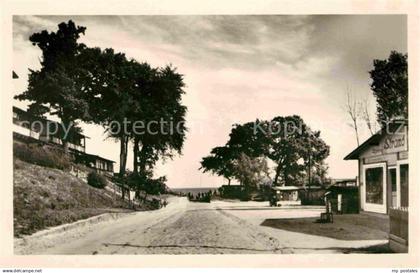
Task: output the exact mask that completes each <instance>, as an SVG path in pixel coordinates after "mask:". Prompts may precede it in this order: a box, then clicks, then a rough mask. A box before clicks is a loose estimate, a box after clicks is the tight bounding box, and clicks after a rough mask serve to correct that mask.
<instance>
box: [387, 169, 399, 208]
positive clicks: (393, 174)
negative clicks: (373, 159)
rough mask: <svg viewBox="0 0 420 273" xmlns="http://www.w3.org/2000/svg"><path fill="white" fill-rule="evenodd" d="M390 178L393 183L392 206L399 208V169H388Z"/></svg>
mask: <svg viewBox="0 0 420 273" xmlns="http://www.w3.org/2000/svg"><path fill="white" fill-rule="evenodd" d="M388 177H389V180H390V182H391V206H392V207H397V206H398V204H397V201H398V198H397V195H398V187H397V169H396V168H395V167H392V168H389V169H388Z"/></svg>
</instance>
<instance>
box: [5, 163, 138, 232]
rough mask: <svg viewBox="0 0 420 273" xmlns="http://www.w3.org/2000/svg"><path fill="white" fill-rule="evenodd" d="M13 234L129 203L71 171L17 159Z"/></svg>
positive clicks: (124, 209) (125, 208)
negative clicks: (89, 183) (90, 184)
mask: <svg viewBox="0 0 420 273" xmlns="http://www.w3.org/2000/svg"><path fill="white" fill-rule="evenodd" d="M13 183H14V187H13V213H14V219H13V223H14V236H15V237H20V236H22V235H27V234H32V233H34V232H36V231H38V230H42V229H45V228H48V227H53V226H58V225H61V224H66V223H71V222H75V221H78V220H81V219H86V218H89V217H92V216H95V215H99V214H103V213H107V212H130V211H132V210H131V209H130V205H129V204H128V203H127V202H125V201H123V200H121V197H120V196H118V195H116V194H114V193H113V192H110V191H108V190H106V189H97V188H94V187H91V186H89V185H88V184H87V183H85V182H84V181H83V180H81V179H79V178H77V177H75V176H73V175H71V174H70V173H68V172H66V171H63V170H58V169H54V168H48V167H44V166H39V165H34V164H30V163H27V162H24V161H21V160H19V159H15V160H14V172H13Z"/></svg>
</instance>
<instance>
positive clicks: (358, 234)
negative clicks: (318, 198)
mask: <svg viewBox="0 0 420 273" xmlns="http://www.w3.org/2000/svg"><path fill="white" fill-rule="evenodd" d="M317 219H318V218H313V217H311V218H293V219H290V218H289V219H266V220H265V221H264V222H263V223H262V224H261V225H262V226H267V227H272V228H277V229H283V230H287V231H293V232H299V233H305V234H310V235H317V236H324V237H329V238H334V239H339V240H387V239H388V230H389V220H388V219H387V218H385V217H376V216H372V215H366V214H343V215H334V223H317V222H316V220H317Z"/></svg>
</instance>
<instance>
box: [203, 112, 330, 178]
mask: <svg viewBox="0 0 420 273" xmlns="http://www.w3.org/2000/svg"><path fill="white" fill-rule="evenodd" d="M328 155H329V146H328V145H327V144H326V143H325V142H324V141H323V140H322V139H321V137H320V132H319V131H313V130H312V129H311V128H310V127H309V126H307V125H306V124H305V123H304V121H303V120H302V119H301V118H300V117H299V116H296V115H295V116H287V117H275V118H274V119H272V120H270V121H262V120H256V121H255V122H248V123H245V124H236V125H235V126H234V128H233V129H232V131H231V133H230V135H229V140H228V142H227V143H226V145H225V146H221V147H215V148H213V149H212V151H211V152H210V155H209V156H207V157H204V158H203V159H202V161H201V170H203V172H211V173H213V174H216V175H219V176H223V177H224V178H226V179H227V180H228V181H229V183H230V181H231V180H232V179H237V180H239V182H240V183H241V184H244V183H243V182H244V181H247V180H249V179H251V180H253V181H254V182H253V184H255V183H257V182H258V180H261V179H262V178H263V177H264V175H262V174H264V173H266V172H267V170H266V169H267V164H266V162H265V160H267V159H270V160H271V161H272V162H273V163H274V175H275V176H274V180H273V184H274V185H281V184H283V185H302V184H315V183H317V184H320V183H322V182H323V180H324V179H325V177H326V170H327V166H326V164H325V162H324V161H325V159H326V158H327V157H328ZM238 167H239V168H238ZM249 170H252V171H251V172H249ZM246 173H249V174H248V175H247V177H244V174H246ZM261 182H262V181H261Z"/></svg>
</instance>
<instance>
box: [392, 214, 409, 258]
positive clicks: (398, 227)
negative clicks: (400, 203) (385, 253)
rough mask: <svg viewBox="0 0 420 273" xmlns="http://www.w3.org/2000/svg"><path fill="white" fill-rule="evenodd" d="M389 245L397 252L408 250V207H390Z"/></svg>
mask: <svg viewBox="0 0 420 273" xmlns="http://www.w3.org/2000/svg"><path fill="white" fill-rule="evenodd" d="M389 247H390V248H391V249H392V250H393V251H395V252H399V253H407V252H408V207H399V208H390V209H389Z"/></svg>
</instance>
